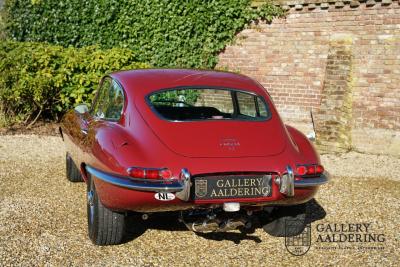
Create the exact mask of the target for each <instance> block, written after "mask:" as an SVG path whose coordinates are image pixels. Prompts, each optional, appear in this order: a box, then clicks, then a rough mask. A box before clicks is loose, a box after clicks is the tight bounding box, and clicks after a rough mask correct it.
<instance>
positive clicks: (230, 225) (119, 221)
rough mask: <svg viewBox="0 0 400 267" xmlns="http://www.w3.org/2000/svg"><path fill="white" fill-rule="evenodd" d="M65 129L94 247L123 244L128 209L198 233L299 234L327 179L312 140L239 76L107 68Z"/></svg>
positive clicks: (70, 169)
mask: <svg viewBox="0 0 400 267" xmlns="http://www.w3.org/2000/svg"><path fill="white" fill-rule="evenodd" d="M60 133H61V136H62V138H63V140H64V142H65V144H66V147H67V153H66V169H67V173H66V175H67V178H68V180H69V181H71V182H79V181H85V182H86V184H87V217H88V218H87V219H88V232H89V237H90V239H91V240H92V241H93V243H95V244H97V245H112V244H118V243H121V242H122V241H123V238H124V232H125V228H126V225H127V224H126V219H127V216H132V214H135V215H138V214H140V216H139V217H138V220H143V221H145V220H146V219H147V218H148V217H149V216H151V215H152V214H153V213H159V212H173V213H174V214H177V215H179V216H178V217H177V223H178V221H179V222H182V223H184V224H185V225H186V226H187V227H188V229H190V230H193V231H195V232H202V233H207V232H224V231H229V230H235V229H238V230H240V231H250V230H251V229H252V228H253V227H254V225H259V226H260V227H263V229H264V230H265V232H267V233H269V234H270V235H272V236H293V235H297V234H299V233H301V232H302V231H303V230H304V227H305V225H306V221H305V220H306V205H307V202H308V201H310V200H311V199H312V198H313V196H314V195H315V193H316V192H317V190H318V187H319V186H320V185H322V184H324V183H326V182H327V181H328V175H327V173H326V172H325V171H324V168H323V166H321V162H320V159H319V156H318V154H317V152H316V151H315V149H314V147H313V145H312V144H311V143H310V141H309V140H308V139H307V137H306V136H305V135H303V134H302V133H301V132H299V131H298V130H296V129H295V128H292V127H290V126H287V125H285V124H284V123H283V122H282V120H281V118H280V117H279V114H278V112H277V110H276V108H275V107H274V104H273V102H272V100H271V97H270V96H269V94H268V93H267V91H266V90H265V89H264V88H263V87H262V86H261V85H260V84H259V83H258V82H256V81H254V80H252V79H250V78H249V77H246V76H243V75H240V74H235V73H229V72H219V71H200V70H178V69H147V70H132V71H120V72H115V73H112V74H110V75H107V76H105V77H104V78H103V79H102V80H101V82H100V87H99V89H98V92H97V96H96V97H95V99H94V101H93V103H92V104H91V105H90V108H88V106H86V105H84V104H81V105H78V106H77V107H76V108H75V109H73V110H71V111H69V112H67V113H66V114H65V115H64V117H63V119H62V123H61V127H60ZM289 219H290V220H291V221H295V222H296V223H295V224H293V225H294V226H293V225H292V227H290V228H288V227H285V221H286V220H289Z"/></svg>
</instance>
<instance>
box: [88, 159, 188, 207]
mask: <svg viewBox="0 0 400 267" xmlns="http://www.w3.org/2000/svg"><path fill="white" fill-rule="evenodd" d="M86 171H87V172H88V173H90V174H91V175H92V176H94V177H95V178H97V179H100V180H102V181H104V182H106V183H109V184H112V185H115V186H119V187H123V188H127V189H133V190H138V191H149V192H166V193H167V192H168V193H176V196H177V197H178V198H180V199H181V200H184V201H187V200H188V199H189V195H190V194H189V193H190V173H189V172H188V171H187V170H186V169H182V172H181V175H180V179H179V180H176V179H171V180H151V179H139V178H131V177H125V176H122V175H118V174H110V173H106V172H103V171H100V170H98V169H96V168H93V167H91V166H86Z"/></svg>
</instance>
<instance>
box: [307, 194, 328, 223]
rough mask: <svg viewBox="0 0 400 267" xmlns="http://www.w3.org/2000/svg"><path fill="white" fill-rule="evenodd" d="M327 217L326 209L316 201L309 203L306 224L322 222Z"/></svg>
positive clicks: (312, 200)
mask: <svg viewBox="0 0 400 267" xmlns="http://www.w3.org/2000/svg"><path fill="white" fill-rule="evenodd" d="M325 216H326V211H325V210H324V208H323V207H322V206H321V205H320V204H319V203H318V202H317V201H316V200H315V199H311V200H310V201H309V202H308V203H307V217H306V223H312V222H315V221H318V220H322V219H323V218H325Z"/></svg>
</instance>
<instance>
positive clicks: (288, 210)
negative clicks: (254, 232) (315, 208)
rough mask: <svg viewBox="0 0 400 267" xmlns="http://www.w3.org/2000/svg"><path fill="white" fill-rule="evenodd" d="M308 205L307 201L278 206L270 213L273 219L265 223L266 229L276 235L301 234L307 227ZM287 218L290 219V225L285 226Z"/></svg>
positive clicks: (264, 227)
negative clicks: (293, 204)
mask: <svg viewBox="0 0 400 267" xmlns="http://www.w3.org/2000/svg"><path fill="white" fill-rule="evenodd" d="M306 207H307V203H304V204H300V205H295V206H287V207H279V208H276V209H275V210H274V211H273V212H272V213H271V214H270V216H271V217H272V220H269V221H268V222H267V223H266V224H264V225H263V229H264V231H265V232H267V233H268V234H270V235H272V236H276V237H284V236H296V235H299V234H301V233H302V232H303V230H304V228H305V227H306V215H307V214H306V210H307V208H306ZM287 220H290V227H285V225H286V223H287V222H286V221H287Z"/></svg>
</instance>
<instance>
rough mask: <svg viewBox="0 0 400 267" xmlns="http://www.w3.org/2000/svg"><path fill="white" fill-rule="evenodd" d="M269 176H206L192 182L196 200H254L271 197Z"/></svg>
mask: <svg viewBox="0 0 400 267" xmlns="http://www.w3.org/2000/svg"><path fill="white" fill-rule="evenodd" d="M271 180H272V179H271V175H258V176H207V177H196V178H195V181H194V186H195V190H194V191H195V198H196V199H224V198H256V197H268V196H271V193H272V191H271Z"/></svg>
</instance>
